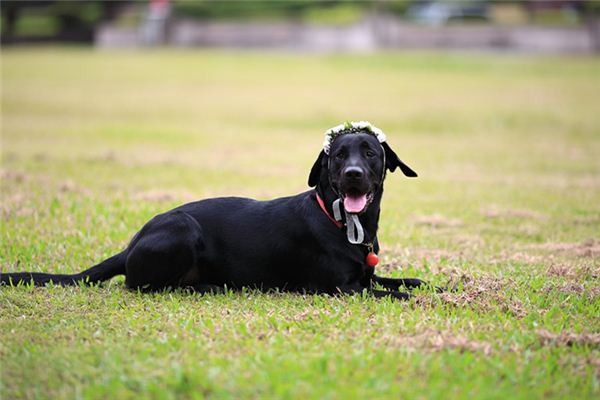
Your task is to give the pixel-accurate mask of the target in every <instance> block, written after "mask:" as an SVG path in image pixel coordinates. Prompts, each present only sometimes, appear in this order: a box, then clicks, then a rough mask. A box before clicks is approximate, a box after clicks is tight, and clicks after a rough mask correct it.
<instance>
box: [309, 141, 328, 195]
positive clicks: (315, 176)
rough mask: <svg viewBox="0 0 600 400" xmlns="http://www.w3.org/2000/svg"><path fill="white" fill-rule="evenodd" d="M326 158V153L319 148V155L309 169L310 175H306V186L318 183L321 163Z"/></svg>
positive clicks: (321, 168)
mask: <svg viewBox="0 0 600 400" xmlns="http://www.w3.org/2000/svg"><path fill="white" fill-rule="evenodd" d="M326 159H327V154H325V151H323V150H321V152H320V153H319V157H317V160H316V161H315V163H314V164H313V166H312V168H311V170H310V175H309V176H308V186H310V187H314V186H317V184H318V183H319V179H320V178H321V171H322V170H323V164H324V162H325V160H326Z"/></svg>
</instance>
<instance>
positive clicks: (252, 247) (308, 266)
mask: <svg viewBox="0 0 600 400" xmlns="http://www.w3.org/2000/svg"><path fill="white" fill-rule="evenodd" d="M384 152H385V157H384V154H383V153H384ZM384 159H385V165H383V164H384ZM397 167H399V168H400V169H401V171H402V172H403V173H404V174H405V175H406V176H416V173H415V172H414V171H413V170H412V169H410V168H409V167H408V166H407V165H405V164H404V163H403V162H402V161H401V160H400V159H399V158H398V156H397V155H396V154H395V153H394V151H392V149H391V148H390V147H389V146H388V145H387V143H383V145H380V144H379V142H378V141H377V139H376V138H375V137H374V136H373V135H370V134H366V133H358V134H347V135H341V136H339V137H338V138H336V139H335V141H334V142H333V144H332V146H331V151H330V156H328V155H327V154H325V153H324V152H321V153H320V154H319V156H318V158H317V160H316V162H315V163H314V165H313V167H312V170H311V172H310V176H309V185H310V186H311V187H315V189H312V190H309V191H307V192H304V193H301V194H298V195H296V196H291V197H284V198H279V199H275V200H271V201H256V200H251V199H245V198H237V197H227V198H215V199H207V200H202V201H197V202H193V203H188V204H185V205H183V206H180V207H178V208H175V209H174V210H171V211H168V212H166V213H164V214H160V215H158V216H156V217H154V218H153V219H152V220H150V221H149V222H148V223H146V225H145V226H144V227H143V228H142V229H141V230H140V231H139V232H138V233H137V234H136V235H135V236H134V237H133V239H132V240H131V242H130V243H129V245H128V246H127V248H126V249H125V250H124V251H122V252H121V253H119V254H117V255H115V256H113V257H111V258H109V259H107V260H105V261H103V262H101V263H100V264H98V265H96V266H94V267H92V268H90V269H88V270H86V271H83V272H81V273H79V274H74V275H52V274H44V273H29V272H21V273H6V274H1V275H0V282H1V283H3V284H13V285H15V284H18V283H19V282H24V283H28V282H33V283H34V284H35V285H38V286H41V285H44V284H46V283H48V282H50V281H52V282H54V283H55V284H61V285H73V284H78V283H97V282H102V281H105V280H108V279H110V278H112V277H113V276H115V275H121V274H124V275H125V277H126V284H127V286H128V287H129V288H131V289H140V290H162V289H167V288H177V287H182V288H191V289H194V290H196V291H199V292H210V291H214V292H217V291H221V290H222V289H223V288H224V287H225V286H227V287H230V288H240V287H243V286H247V287H255V288H259V289H263V290H266V289H280V290H290V291H301V292H309V293H329V294H335V293H340V292H341V293H358V292H362V291H363V290H367V291H369V292H370V293H372V294H373V295H375V296H377V297H382V296H391V297H394V298H398V299H406V298H408V297H409V294H407V293H402V292H399V291H398V288H399V287H401V286H405V287H407V288H413V287H416V286H420V285H422V284H423V282H422V281H420V280H418V279H389V278H381V277H378V276H377V275H375V274H374V269H373V268H372V267H369V266H367V265H366V262H365V257H366V255H367V253H368V249H367V247H366V246H363V245H354V244H350V243H349V242H348V240H347V238H346V231H345V229H344V228H342V229H340V228H338V227H337V226H336V225H335V224H334V223H333V222H332V221H331V220H330V219H329V218H328V217H327V215H326V214H325V213H324V212H323V210H322V209H321V208H320V207H319V205H318V203H317V200H316V194H317V193H318V194H319V196H320V197H321V198H322V199H323V200H324V202H325V204H326V208H327V210H328V211H329V213H330V215H333V212H332V209H331V204H332V202H333V201H334V200H335V199H337V198H338V195H342V196H344V195H345V194H347V193H353V192H354V193H367V192H369V193H370V199H371V202H370V203H369V205H368V207H367V208H366V209H365V210H363V211H362V212H361V213H360V215H359V219H360V221H361V223H362V225H363V227H364V229H365V243H373V245H374V250H375V252H377V251H378V250H379V245H378V242H377V236H376V235H377V227H378V222H379V213H380V210H379V206H380V202H381V197H382V194H383V180H384V178H385V172H386V169H387V170H389V171H391V172H393V171H394V170H395V169H396V168H397ZM349 171H350V172H351V171H354V172H356V173H354V174H351V173H350V172H349ZM375 283H377V284H380V285H381V286H383V287H384V288H385V289H387V290H375V289H374V288H373V287H374V286H375V285H374V284H375Z"/></svg>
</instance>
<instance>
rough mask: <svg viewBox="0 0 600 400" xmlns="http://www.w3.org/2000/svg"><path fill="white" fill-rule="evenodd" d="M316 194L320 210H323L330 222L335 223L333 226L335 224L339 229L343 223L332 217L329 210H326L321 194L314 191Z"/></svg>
mask: <svg viewBox="0 0 600 400" xmlns="http://www.w3.org/2000/svg"><path fill="white" fill-rule="evenodd" d="M315 193H316V192H315ZM316 195H317V203H319V206H321V210H323V212H324V213H325V215H327V218H329V219H330V220H331V222H333V223H334V224H335V226H337V227H338V228H340V229H341V228H342V227H343V226H344V224H342V223H341V222H340V221H336V220H335V219H333V217H332V216H331V214H329V211H327V208H325V203H324V202H323V199H322V198H321V196H319V193H316Z"/></svg>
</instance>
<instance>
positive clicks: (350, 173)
mask: <svg viewBox="0 0 600 400" xmlns="http://www.w3.org/2000/svg"><path fill="white" fill-rule="evenodd" d="M363 175H364V172H363V170H362V168H360V167H348V168H346V169H345V170H344V176H345V177H346V178H348V179H360V178H362V177H363Z"/></svg>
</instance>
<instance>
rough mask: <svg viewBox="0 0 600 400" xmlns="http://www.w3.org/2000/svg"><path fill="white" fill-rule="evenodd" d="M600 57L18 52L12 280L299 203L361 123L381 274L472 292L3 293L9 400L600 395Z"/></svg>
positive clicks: (8, 114) (12, 126) (7, 207)
mask: <svg viewBox="0 0 600 400" xmlns="http://www.w3.org/2000/svg"><path fill="white" fill-rule="evenodd" d="M599 87H600V60H598V59H592V58H572V59H567V58H554V57H543V58H536V57H523V56H520V57H517V56H508V55H504V56H500V55H489V54H470V55H465V54H433V53H401V54H392V53H390V54H372V55H364V56H352V55H330V56H329V55H319V56H315V55H306V54H278V53H266V54H262V53H254V52H217V51H183V50H181V51H176V50H172V51H167V50H159V51H147V52H142V51H132V52H108V51H94V50H88V49H76V48H73V49H58V48H39V49H35V48H34V49H9V50H3V51H2V171H3V175H2V201H1V204H2V205H1V212H2V215H1V217H2V219H1V221H2V230H1V231H2V232H1V235H2V236H1V240H0V248H1V251H0V265H1V268H2V271H4V272H9V271H17V270H33V271H51V272H56V273H58V272H75V271H80V270H82V269H84V268H87V267H89V266H91V265H93V263H95V262H98V261H100V260H102V259H103V258H105V257H107V256H109V255H112V254H114V253H115V252H117V251H118V250H120V249H121V248H123V246H125V245H126V243H127V241H128V239H129V238H130V237H131V236H132V234H133V233H134V232H136V230H137V229H139V228H140V227H141V226H142V225H143V224H144V222H145V221H147V220H148V219H149V218H150V217H152V216H153V215H155V214H156V213H159V212H161V211H164V210H167V209H169V208H171V207H174V206H176V205H178V204H180V203H183V202H186V201H189V200H192V199H196V198H203V197H211V196H221V195H242V196H251V197H256V198H261V199H266V198H273V197H278V196H283V195H289V194H292V193H296V192H300V191H304V190H306V181H307V178H308V171H309V169H310V167H311V165H312V162H313V161H314V159H315V157H316V156H317V153H318V151H319V149H320V146H321V143H322V133H323V132H324V130H325V129H327V128H329V127H331V126H333V125H336V124H338V123H340V122H342V121H345V120H359V119H366V120H370V121H371V122H373V123H374V124H375V125H377V126H379V127H381V128H382V129H384V131H386V132H387V134H388V138H389V142H390V143H391V145H392V147H393V148H394V149H395V150H396V151H397V153H398V154H399V155H400V157H401V158H402V159H403V160H404V161H405V162H406V163H407V164H408V165H410V166H411V167H413V168H414V169H415V170H416V171H417V172H419V175H420V176H419V178H418V179H414V180H412V179H406V178H404V177H402V176H400V175H398V174H390V175H388V178H387V182H386V193H385V196H384V200H383V211H382V224H381V225H382V226H381V231H380V241H381V243H382V253H381V258H382V264H380V266H378V267H377V268H378V270H379V272H380V273H381V274H382V275H388V276H395V277H399V276H414V277H420V278H423V279H426V280H429V281H432V282H434V283H436V284H439V285H446V284H448V285H452V286H456V287H458V288H459V290H458V292H456V293H446V294H442V295H434V294H430V293H420V294H419V295H418V296H417V299H416V300H412V301H410V302H407V303H401V302H391V301H387V300H376V299H373V298H369V297H361V296H356V297H339V298H338V297H324V296H301V295H295V294H281V293H273V294H262V293H257V292H254V291H244V292H241V293H227V294H224V295H215V296H198V295H193V294H188V293H184V292H173V293H160V294H139V293H135V292H130V291H127V290H126V289H125V287H124V284H123V280H122V278H118V279H114V280H113V281H111V282H109V283H106V284H104V285H102V286H100V287H93V288H87V287H73V288H61V287H49V288H30V287H17V288H6V287H3V288H1V289H0V397H2V398H3V399H12V398H31V399H33V398H36V399H37V398H53V399H54V398H97V399H104V398H140V397H145V398H161V399H162V398H204V397H209V398H210V397H214V398H307V397H308V398H339V399H343V398H428V399H429V398H432V399H436V398H439V399H442V398H443V399H447V398H498V399H506V398H511V399H512V398H517V399H519V398H522V399H530V398H542V397H544V398H590V399H591V398H597V397H598V395H599V394H600V318H599V315H600V284H599V280H600V266H599V261H600V235H599V232H600V229H599V228H600V178H599V177H600V157H598V155H599V154H600V114H599V112H598V104H600V92H599V91H598V88H599Z"/></svg>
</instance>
